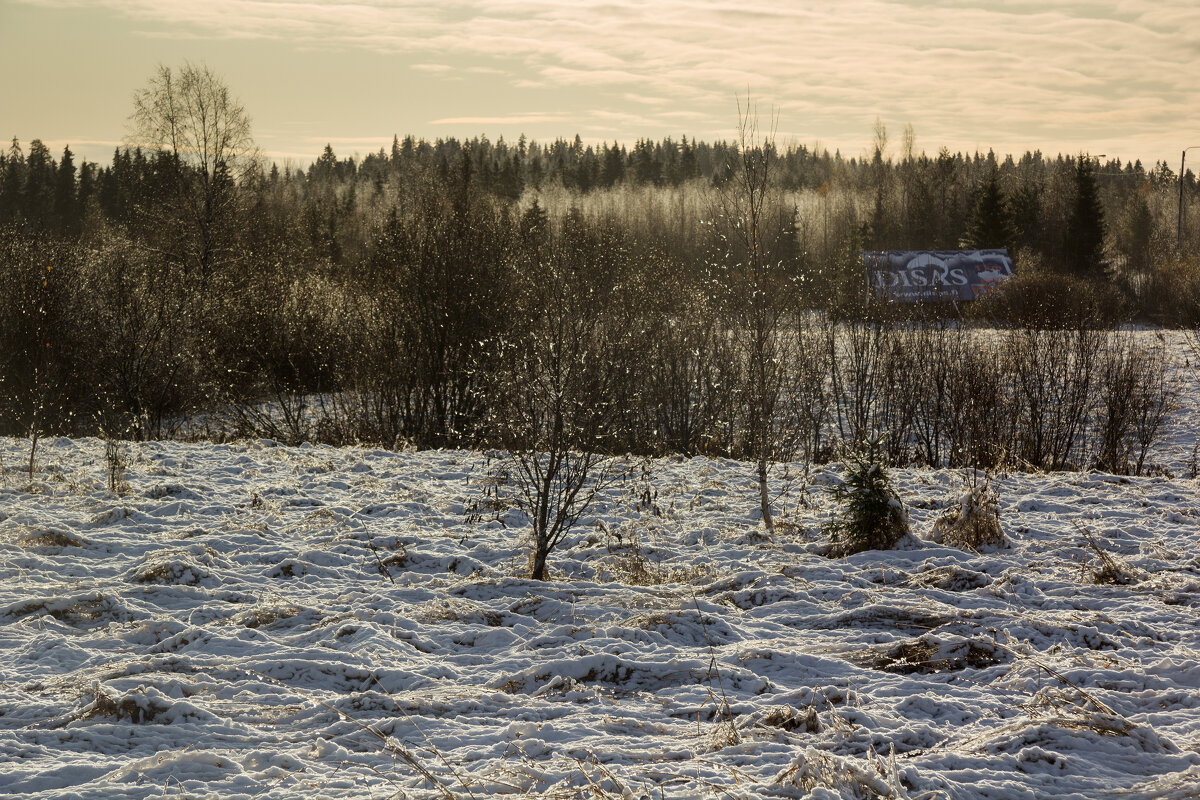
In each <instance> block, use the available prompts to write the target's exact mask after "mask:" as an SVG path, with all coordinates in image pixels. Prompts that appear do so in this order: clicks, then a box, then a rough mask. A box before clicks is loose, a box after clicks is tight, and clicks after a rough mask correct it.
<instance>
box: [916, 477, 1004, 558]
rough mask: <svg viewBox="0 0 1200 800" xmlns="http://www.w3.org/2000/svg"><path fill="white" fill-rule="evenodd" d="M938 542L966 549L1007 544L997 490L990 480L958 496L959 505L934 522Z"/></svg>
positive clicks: (934, 535) (935, 536)
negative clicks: (1001, 524) (1001, 522)
mask: <svg viewBox="0 0 1200 800" xmlns="http://www.w3.org/2000/svg"><path fill="white" fill-rule="evenodd" d="M931 538H932V539H933V540H934V541H935V542H939V543H941V544H945V545H948V546H950V547H958V548H961V549H964V550H982V549H983V548H985V547H1003V546H1004V544H1005V539H1004V532H1003V531H1002V530H1001V529H1000V506H999V502H998V498H997V497H996V491H995V490H994V489H993V488H992V487H991V485H990V483H989V482H988V481H986V480H985V481H984V482H983V483H979V484H976V485H975V486H972V487H970V488H969V489H968V490H967V491H966V493H964V494H963V495H962V496H961V497H960V498H959V499H958V505H957V506H956V507H955V508H953V509H951V510H950V511H949V512H948V513H947V514H945V515H943V516H942V517H940V518H939V519H938V520H937V521H936V522H935V523H933V536H932V537H931Z"/></svg>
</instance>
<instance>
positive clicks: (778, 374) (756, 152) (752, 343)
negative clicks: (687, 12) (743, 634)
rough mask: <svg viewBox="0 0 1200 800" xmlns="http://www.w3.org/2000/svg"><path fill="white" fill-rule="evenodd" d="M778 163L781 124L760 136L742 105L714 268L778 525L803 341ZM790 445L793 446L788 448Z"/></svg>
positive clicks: (723, 191)
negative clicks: (774, 475)
mask: <svg viewBox="0 0 1200 800" xmlns="http://www.w3.org/2000/svg"><path fill="white" fill-rule="evenodd" d="M775 165H776V153H775V130H774V121H772V124H771V129H770V130H769V131H767V132H766V133H761V132H760V130H759V127H758V116H757V113H756V112H755V109H754V106H753V104H752V103H751V101H750V99H749V98H747V99H746V103H745V105H744V106H743V105H742V103H741V101H740V100H739V102H738V150H737V154H736V161H735V162H734V163H731V164H729V165H728V180H726V181H724V182H723V183H722V184H721V187H720V193H719V199H720V209H719V215H720V219H721V224H719V225H717V226H716V233H717V236H718V240H719V243H720V245H721V246H722V248H723V250H724V252H723V253H721V254H719V256H718V263H717V264H716V265H715V267H716V268H717V270H718V272H719V273H721V279H722V280H721V284H720V285H723V287H724V290H725V298H724V299H725V304H726V310H727V312H728V319H729V323H728V324H729V333H730V336H731V337H732V338H733V340H734V341H736V342H737V344H738V346H737V350H738V355H739V357H741V358H742V359H744V371H743V373H744V379H743V381H742V387H741V400H742V408H743V412H744V413H745V415H746V439H747V442H746V444H747V449H748V451H749V452H750V454H751V455H752V457H753V458H754V460H755V463H756V474H757V477H758V493H759V502H760V507H761V512H762V518H763V524H764V525H766V527H767V530H768V531H769V532H773V531H774V528H775V525H774V520H773V518H772V516H771V502H770V496H769V491H768V485H767V474H768V469H769V467H770V465H771V463H772V462H774V461H777V460H779V459H780V458H782V457H784V456H786V455H788V454H789V451H790V450H792V449H794V445H795V442H794V441H792V440H793V439H794V436H792V435H791V434H792V433H794V431H795V427H796V426H795V425H788V424H781V420H780V419H779V417H780V415H781V414H782V413H783V411H784V410H785V405H784V404H783V403H782V402H781V398H782V397H783V394H784V386H785V382H786V381H787V379H788V377H789V374H790V372H791V371H790V368H789V361H790V358H791V355H792V351H793V349H794V348H795V346H796V344H797V341H798V340H797V339H794V338H789V337H788V336H786V335H785V334H784V331H783V317H784V315H785V314H786V313H787V312H788V311H789V310H790V308H791V305H792V303H791V301H792V299H793V298H794V295H795V282H794V281H795V276H794V275H792V274H789V271H788V269H787V266H788V265H786V264H785V263H784V262H783V261H782V260H781V259H779V258H778V257H777V255H778V251H779V250H781V249H782V246H783V245H786V244H787V243H786V242H785V241H784V237H785V236H787V235H792V226H791V225H790V224H787V222H788V221H787V219H786V211H785V210H784V207H783V206H782V204H780V203H779V202H778V200H779V198H778V197H777V196H776V195H777V193H776V187H775V186H774V182H773V178H772V172H773V170H774V168H775ZM789 443H790V444H791V445H792V446H791V447H788V446H787V445H788V444H789Z"/></svg>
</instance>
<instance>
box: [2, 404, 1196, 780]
mask: <svg viewBox="0 0 1200 800" xmlns="http://www.w3.org/2000/svg"><path fill="white" fill-rule="evenodd" d="M1193 419H1194V417H1193ZM1172 424H1173V425H1174V426H1175V427H1174V428H1173V434H1172V435H1173V437H1174V438H1173V439H1172V440H1171V443H1170V448H1169V449H1171V448H1173V449H1171V452H1172V453H1173V458H1174V459H1175V462H1174V468H1173V469H1172V472H1173V473H1174V474H1175V475H1176V476H1178V477H1173V478H1172V477H1144V478H1124V477H1117V476H1112V475H1103V474H1095V473H1086V474H1056V475H1030V474H1008V475H1003V476H998V489H999V496H1000V505H1001V510H1002V523H1003V527H1004V531H1005V534H1006V536H1007V537H1008V539H1009V541H1010V546H1009V547H1007V548H1003V549H997V550H994V551H989V552H984V553H975V552H964V551H961V550H956V549H952V548H949V547H943V546H940V545H937V544H934V543H932V542H931V541H930V540H929V538H928V536H929V531H930V529H931V526H932V523H933V521H934V520H935V519H937V517H938V516H939V515H941V514H943V513H944V512H945V509H946V508H948V507H949V506H950V505H951V504H953V503H954V498H955V497H956V496H957V495H958V494H960V493H961V491H962V486H963V483H962V476H961V475H959V474H957V473H951V472H947V471H933V472H931V471H924V472H921V471H900V472H898V473H897V478H898V482H899V489H900V493H901V495H902V497H903V498H904V500H905V502H906V503H908V504H909V505H910V509H911V519H912V524H913V530H914V533H915V536H913V537H910V539H908V540H906V542H905V543H904V545H903V548H902V549H900V550H897V551H893V552H869V553H864V554H861V555H857V556H853V557H851V558H846V559H840V560H834V559H829V558H826V557H825V556H823V555H822V537H821V535H820V525H821V523H822V522H823V521H825V520H827V519H829V517H830V515H831V514H832V512H833V508H832V506H831V505H830V501H829V499H828V498H827V496H826V493H825V491H824V489H825V488H827V487H828V486H829V485H830V484H831V483H832V482H834V481H835V480H836V479H837V475H838V472H837V470H836V469H835V468H834V467H829V468H821V469H818V470H816V471H815V472H814V473H813V475H812V476H811V481H810V484H809V486H808V489H807V491H802V485H801V483H800V482H799V481H797V480H795V479H794V478H793V479H792V480H791V481H790V482H789V481H784V480H778V481H777V485H778V488H779V489H780V490H781V491H782V490H784V489H785V488H786V489H788V492H787V493H786V494H785V495H784V496H783V497H782V498H781V499H780V501H779V509H780V516H781V520H782V523H783V524H782V525H781V530H780V531H779V532H778V533H777V535H776V537H775V539H774V541H771V540H768V539H767V538H766V537H765V536H764V535H763V532H762V529H761V526H759V525H758V523H756V521H755V520H754V519H753V517H752V515H751V514H752V510H753V509H754V507H755V499H754V487H753V485H752V480H751V470H750V468H749V467H747V466H746V465H743V464H738V463H735V462H728V461H712V460H707V459H695V460H689V461H671V460H664V461H655V462H650V463H648V464H646V465H640V464H634V465H631V472H630V474H629V475H628V477H627V478H626V480H624V481H623V482H618V483H617V484H616V485H614V486H613V487H612V488H611V489H609V490H607V491H606V492H605V493H604V494H603V495H601V497H600V498H599V500H598V502H597V504H596V506H595V507H594V509H593V510H594V516H589V517H588V518H586V520H585V521H584V522H583V523H581V524H580V526H579V527H578V528H577V529H576V531H575V533H574V534H573V535H572V536H571V538H570V540H569V541H568V542H567V543H566V545H565V546H564V548H563V549H562V550H561V551H560V552H557V553H555V554H554V555H552V557H551V566H552V569H553V571H554V580H553V581H550V582H547V583H540V582H535V581H530V580H527V579H525V578H522V577H520V576H521V575H522V574H524V569H525V548H524V545H525V539H524V537H525V532H526V530H527V528H526V526H525V523H524V522H523V519H522V517H521V515H520V514H519V513H518V512H517V511H515V510H512V509H511V508H509V507H507V504H506V501H505V493H506V492H507V491H511V487H505V486H497V485H496V483H497V481H495V480H489V473H488V464H487V461H486V458H485V456H484V455H482V454H476V453H466V452H427V453H392V452H383V451H378V450H365V449H335V448H325V447H300V448H284V447H278V446H275V445H274V444H272V443H270V442H241V443H234V444H229V445H202V444H178V443H165V442H164V443H148V444H139V445H129V446H128V455H129V457H130V461H131V463H130V465H129V468H128V472H127V474H126V479H127V480H128V483H129V491H128V492H126V493H124V494H123V495H122V496H118V495H115V494H113V493H110V492H109V491H108V490H107V488H106V482H107V479H108V471H107V464H106V460H105V447H104V443H103V442H101V441H98V440H95V439H85V440H78V441H71V440H51V441H47V442H43V443H42V445H41V446H40V448H39V454H40V455H39V472H38V474H36V475H35V476H34V480H33V486H32V488H31V487H30V481H29V476H28V474H27V473H25V471H24V470H22V469H21V467H20V465H21V464H22V463H23V460H26V459H27V447H28V443H27V442H22V441H19V440H13V439H0V458H2V463H3V466H4V467H5V468H6V473H5V475H4V476H3V477H2V478H0V573H2V575H3V579H2V580H0V681H2V682H0V796H2V797H37V798H75V797H93V798H125V797H130V798H133V797H136V798H158V797H168V798H176V797H178V798H184V797H191V798H209V797H212V798H222V800H225V799H232V798H285V797H309V798H351V797H353V798H386V797H443V798H449V797H477V798H482V797H492V796H497V795H515V796H531V797H638V798H640V797H650V798H659V797H801V796H811V797H818V798H831V797H847V798H849V797H880V796H881V797H909V798H933V797H945V798H974V797H988V798H1045V797H1071V798H1088V799H1089V800H1090V799H1092V798H1106V797H1113V798H1116V797H1120V798H1178V799H1179V800H1182V799H1183V798H1196V797H1200V546H1198V545H1200V484H1198V483H1197V481H1196V480H1194V479H1191V478H1190V477H1187V473H1186V469H1184V468H1183V466H1182V465H1181V464H1180V463H1179V459H1180V458H1182V456H1183V454H1184V453H1186V452H1187V451H1189V450H1190V444H1189V443H1190V442H1191V441H1194V434H1193V432H1192V431H1194V429H1191V430H1187V429H1183V430H1181V429H1180V428H1179V418H1178V417H1176V418H1175V420H1174V421H1173V423H1172ZM1189 436H1190V438H1189ZM1089 536H1092V537H1094V540H1095V542H1096V543H1097V544H1098V545H1100V546H1101V549H1102V550H1104V551H1106V552H1107V553H1108V554H1111V556H1112V557H1113V558H1114V559H1115V563H1116V564H1117V565H1118V566H1119V567H1120V568H1121V570H1122V571H1123V572H1124V575H1125V577H1127V578H1128V579H1129V580H1130V581H1131V582H1129V583H1124V584H1122V583H1106V582H1102V580H1103V577H1104V575H1103V568H1104V566H1105V564H1104V560H1103V557H1102V556H1101V555H1100V554H1099V553H1098V552H1097V550H1096V549H1095V548H1093V547H1092V546H1091V545H1090V544H1089V541H1088V539H1089ZM1097 573H1100V574H1101V582H1098V580H1097V577H1096V575H1097ZM1110 577H1111V575H1110Z"/></svg>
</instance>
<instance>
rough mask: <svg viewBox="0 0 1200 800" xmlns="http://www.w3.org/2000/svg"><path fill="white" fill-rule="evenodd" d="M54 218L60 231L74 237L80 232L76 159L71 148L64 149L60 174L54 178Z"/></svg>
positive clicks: (59, 166)
mask: <svg viewBox="0 0 1200 800" xmlns="http://www.w3.org/2000/svg"><path fill="white" fill-rule="evenodd" d="M54 217H55V219H56V221H57V224H58V228H59V230H61V231H63V232H64V233H67V234H71V235H74V234H76V233H78V232H79V223H80V220H79V207H78V202H77V196H76V194H75V159H74V157H73V156H72V155H71V148H70V147H69V146H68V147H64V148H63V154H62V160H61V161H59V162H58V172H57V173H56V174H55V176H54Z"/></svg>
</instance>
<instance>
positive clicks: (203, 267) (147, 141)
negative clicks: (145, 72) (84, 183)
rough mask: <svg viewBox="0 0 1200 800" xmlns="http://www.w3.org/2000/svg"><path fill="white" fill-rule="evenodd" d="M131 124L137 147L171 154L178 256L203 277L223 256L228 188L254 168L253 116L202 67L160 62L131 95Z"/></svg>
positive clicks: (229, 197) (220, 81)
mask: <svg viewBox="0 0 1200 800" xmlns="http://www.w3.org/2000/svg"><path fill="white" fill-rule="evenodd" d="M130 122H131V125H132V136H131V139H132V141H133V143H134V144H136V145H138V146H140V147H145V148H149V149H151V150H154V151H157V152H159V153H165V154H167V155H169V156H170V159H171V163H172V165H173V167H174V169H173V172H174V175H173V178H174V187H173V188H174V195H175V196H174V198H173V200H174V202H175V203H176V206H177V208H176V209H175V215H176V219H175V220H174V222H175V223H176V224H177V226H178V228H179V229H180V233H186V234H187V235H186V237H185V238H183V241H182V242H181V244H182V246H183V247H182V252H177V253H175V255H176V257H177V258H179V259H180V260H181V261H182V262H183V264H184V267H185V268H186V269H193V268H194V269H196V270H198V271H199V273H200V276H201V278H202V279H205V280H206V279H207V277H208V275H209V273H210V272H211V270H212V269H213V267H214V265H215V262H216V261H217V259H218V255H219V254H220V253H221V251H222V242H221V240H220V232H221V231H220V228H221V223H222V222H223V221H227V220H228V218H229V211H230V206H231V204H232V202H233V200H234V193H233V191H232V189H233V187H234V186H235V185H236V183H237V182H238V181H239V180H241V179H242V178H244V177H245V176H246V174H247V172H248V171H249V170H251V169H254V168H256V167H257V163H258V157H257V151H256V149H255V145H254V139H253V137H252V136H251V135H250V117H249V116H248V115H247V114H246V110H245V108H243V107H242V104H241V103H240V102H239V101H238V100H237V99H236V98H235V97H234V96H233V95H232V94H231V93H230V91H229V88H228V87H227V86H226V85H225V83H224V81H222V80H221V78H220V77H219V76H217V75H216V74H215V73H214V72H212V71H211V70H210V69H209V68H208V67H207V66H204V65H203V64H191V63H185V64H184V65H183V66H182V67H179V68H178V69H175V68H172V67H168V66H164V65H159V67H158V69H157V70H156V71H155V73H154V75H153V76H152V77H151V78H150V80H149V82H148V83H147V84H146V86H145V87H144V88H143V89H141V90H139V91H138V92H137V93H135V94H134V100H133V113H132V114H131V115H130ZM168 241H169V239H168Z"/></svg>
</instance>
